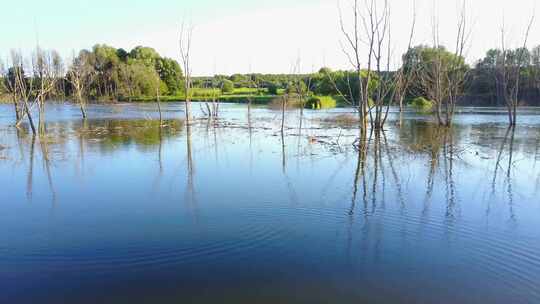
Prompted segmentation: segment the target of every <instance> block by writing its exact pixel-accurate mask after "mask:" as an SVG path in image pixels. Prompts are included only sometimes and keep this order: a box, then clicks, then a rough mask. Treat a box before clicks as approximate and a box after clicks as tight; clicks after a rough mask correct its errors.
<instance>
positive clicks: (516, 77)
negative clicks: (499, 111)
mask: <svg viewBox="0 0 540 304" xmlns="http://www.w3.org/2000/svg"><path fill="white" fill-rule="evenodd" d="M533 23H534V15H533V16H532V17H531V19H530V22H529V24H528V26H527V29H526V31H525V36H524V39H523V47H522V48H520V49H517V50H515V51H510V50H508V49H507V48H506V30H505V27H504V25H503V27H502V28H501V51H500V52H499V54H498V55H499V56H498V57H497V64H496V67H497V68H496V69H497V71H496V78H495V79H496V82H497V89H498V92H501V93H502V96H503V99H504V101H505V104H506V108H507V110H508V120H509V124H510V126H515V125H516V123H517V108H518V105H519V91H520V86H521V72H522V71H523V69H524V68H526V67H527V66H528V65H529V62H530V54H529V51H528V50H527V42H528V39H529V33H530V31H531V27H532V25H533Z"/></svg>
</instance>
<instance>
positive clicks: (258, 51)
mask: <svg viewBox="0 0 540 304" xmlns="http://www.w3.org/2000/svg"><path fill="white" fill-rule="evenodd" d="M340 1H341V2H342V7H344V10H345V14H346V13H347V9H346V8H347V7H348V6H347V5H346V3H347V1H350V0H340ZM417 2H418V15H419V20H418V30H417V34H416V39H415V43H416V44H419V43H429V42H430V36H431V33H430V25H429V23H430V15H431V12H432V11H433V10H434V6H435V7H436V10H437V11H438V12H439V14H440V16H441V37H442V39H443V41H444V42H445V44H447V45H452V44H453V43H452V39H453V37H454V32H455V28H454V27H455V21H454V20H455V17H456V14H457V12H456V11H457V10H456V7H457V6H458V0H448V1H442V0H417ZM535 2H536V1H535V0H513V1H507V0H469V3H470V6H471V16H472V17H473V18H474V21H475V31H474V33H473V35H474V36H473V43H472V45H471V48H470V53H469V58H468V60H469V61H471V62H472V61H474V60H476V59H477V58H479V57H481V56H482V54H483V53H484V52H485V51H486V50H487V49H488V48H490V47H496V46H497V45H499V43H500V41H499V40H500V39H499V27H500V25H501V23H502V20H503V16H504V20H505V22H506V24H507V27H508V29H509V38H508V39H509V41H508V44H509V45H512V44H515V45H517V44H519V42H518V41H520V38H519V37H520V33H521V32H522V31H523V28H524V26H525V25H524V23H526V19H527V18H526V17H528V15H527V14H528V13H530V12H531V11H532V10H534V9H535ZM390 3H391V5H392V8H393V11H394V12H395V13H394V15H393V24H394V30H395V33H394V34H393V36H394V37H396V45H395V49H396V51H395V53H396V56H395V57H396V59H395V60H396V61H397V60H398V59H399V54H400V53H401V52H402V51H403V50H402V49H403V47H404V44H406V40H407V39H406V38H405V37H406V36H407V34H406V33H407V31H408V28H409V26H410V20H411V18H410V16H411V11H412V0H390ZM0 7H1V12H2V17H1V18H0V36H1V39H0V56H3V57H4V56H6V54H7V53H8V52H9V50H10V49H12V48H16V49H22V50H23V51H27V52H29V51H30V50H31V49H32V48H33V47H34V46H35V44H36V34H38V36H39V41H40V45H42V46H43V47H44V48H55V49H57V50H59V51H60V52H61V54H62V55H64V56H65V57H68V56H70V54H71V53H72V51H73V50H75V51H78V50H79V49H81V48H89V47H91V46H92V45H94V44H96V43H106V44H110V45H112V46H115V47H123V48H126V49H130V48H132V47H135V46H137V45H146V46H151V47H154V48H156V49H157V50H158V52H160V53H162V54H163V55H166V56H169V57H173V58H178V32H179V25H180V23H181V22H182V20H183V19H189V20H191V22H192V23H193V25H194V27H195V32H194V51H193V61H194V62H193V68H194V73H195V74H199V75H202V74H206V75H207V74H213V73H225V74H231V73H235V72H249V71H257V72H269V73H279V72H284V73H287V72H290V71H291V69H292V68H291V67H292V65H293V62H295V61H296V58H297V57H299V56H300V57H301V58H302V60H303V61H302V63H301V69H302V71H304V72H307V71H311V70H314V69H318V68H319V67H321V66H323V65H326V66H331V67H335V68H348V64H347V60H346V58H345V57H344V56H343V53H342V52H341V49H340V43H339V41H340V40H342V39H343V37H342V36H341V34H340V31H339V26H338V13H337V12H338V10H337V0H272V1H265V0H197V1H195V0H152V1H149V0H27V1H22V0H18V1H11V0H10V1H5V3H2V5H1V6H0ZM523 8H526V9H525V10H523ZM537 15H539V14H537ZM535 44H540V15H539V16H538V20H537V25H536V26H535V28H534V29H533V32H532V33H531V46H532V45H535Z"/></svg>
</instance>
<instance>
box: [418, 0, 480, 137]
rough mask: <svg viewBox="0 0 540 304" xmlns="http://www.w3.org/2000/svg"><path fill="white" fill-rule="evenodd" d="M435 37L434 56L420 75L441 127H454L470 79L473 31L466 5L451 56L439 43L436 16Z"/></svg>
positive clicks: (460, 18)
mask: <svg viewBox="0 0 540 304" xmlns="http://www.w3.org/2000/svg"><path fill="white" fill-rule="evenodd" d="M432 35H433V36H432V39H433V46H432V47H433V51H434V55H433V56H432V58H430V61H429V62H428V63H426V64H424V65H423V66H421V67H419V69H420V72H419V73H418V74H419V78H420V83H421V85H422V87H423V90H424V92H425V93H426V95H427V97H429V99H431V100H432V101H433V102H434V103H435V114H436V117H437V122H438V124H439V125H441V126H451V125H452V120H453V116H454V112H455V107H456V104H457V101H458V100H459V98H460V97H461V96H462V95H463V91H464V83H465V79H466V75H467V69H466V65H465V59H464V55H465V51H466V49H467V47H468V45H469V39H470V36H471V30H470V26H469V20H468V17H467V6H466V1H463V5H462V8H461V12H460V16H459V18H458V22H457V35H456V46H455V51H454V53H452V54H451V56H449V55H448V53H447V52H446V49H445V48H444V47H443V46H442V45H441V43H440V33H439V19H438V16H437V15H436V13H434V14H433V19H432Z"/></svg>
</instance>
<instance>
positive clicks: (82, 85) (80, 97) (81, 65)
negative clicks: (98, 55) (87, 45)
mask: <svg viewBox="0 0 540 304" xmlns="http://www.w3.org/2000/svg"><path fill="white" fill-rule="evenodd" d="M88 57H89V55H88V53H87V52H86V51H82V52H81V54H79V56H78V57H75V56H73V59H72V63H71V66H70V67H69V70H68V75H67V80H68V81H69V83H70V84H71V87H72V90H73V95H74V97H75V99H76V101H77V103H78V104H79V107H80V109H81V114H82V117H83V118H85V119H86V118H87V116H88V115H87V113H86V98H87V96H88V89H89V87H90V85H91V84H92V81H93V79H94V75H95V71H94V69H93V67H92V66H91V65H90V64H89V58H88Z"/></svg>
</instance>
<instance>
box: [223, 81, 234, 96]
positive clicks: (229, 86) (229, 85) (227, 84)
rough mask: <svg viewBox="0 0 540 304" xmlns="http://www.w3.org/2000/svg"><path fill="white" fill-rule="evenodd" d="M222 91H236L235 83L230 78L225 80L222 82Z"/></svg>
mask: <svg viewBox="0 0 540 304" xmlns="http://www.w3.org/2000/svg"><path fill="white" fill-rule="evenodd" d="M221 89H222V91H223V93H232V92H233V91H234V83H233V82H232V81H230V80H227V79H225V80H223V83H222V88H221Z"/></svg>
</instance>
